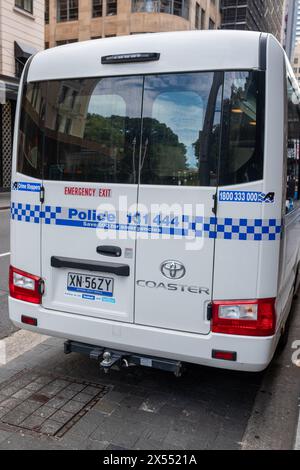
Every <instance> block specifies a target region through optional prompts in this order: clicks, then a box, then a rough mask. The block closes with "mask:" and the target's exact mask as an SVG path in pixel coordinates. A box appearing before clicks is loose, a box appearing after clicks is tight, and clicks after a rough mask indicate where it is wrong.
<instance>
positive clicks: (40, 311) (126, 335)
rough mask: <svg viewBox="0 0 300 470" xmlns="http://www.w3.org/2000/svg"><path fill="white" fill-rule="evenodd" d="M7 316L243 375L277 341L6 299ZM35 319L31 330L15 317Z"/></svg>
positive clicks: (265, 361)
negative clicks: (224, 355) (226, 357)
mask: <svg viewBox="0 0 300 470" xmlns="http://www.w3.org/2000/svg"><path fill="white" fill-rule="evenodd" d="M9 315H10V319H11V320H12V322H13V323H14V324H15V325H16V326H17V327H19V328H23V329H28V330H31V331H36V332H38V333H41V334H45V335H50V336H57V337H61V338H65V339H70V340H74V341H79V342H81V343H88V344H94V345H97V346H103V347H107V348H112V349H118V350H122V351H128V352H132V353H138V354H142V355H143V354H144V355H150V356H156V357H161V358H167V359H174V360H178V361H183V362H190V363H194V364H201V365H205V366H210V367H218V368H223V369H232V370H240V371H249V372H259V371H262V370H264V369H265V368H266V367H267V366H268V365H269V363H270V362H271V360H272V357H273V355H274V352H275V349H276V345H277V338H276V337H271V338H250V337H239V336H230V335H221V334H213V333H210V334H209V335H207V336H203V335H197V334H192V333H185V332H181V331H173V330H165V329H159V328H151V327H148V326H142V325H136V324H131V323H120V322H115V321H109V320H102V319H97V318H94V317H87V316H83V315H74V314H70V313H64V312H59V311H55V310H46V309H44V308H42V307H41V306H39V305H33V304H29V303H26V302H22V301H19V300H15V299H12V298H9ZM22 315H27V316H30V317H33V318H36V319H37V320H38V326H37V327H30V326H28V325H24V324H23V323H21V316H22ZM213 350H221V351H232V352H236V353H237V361H236V362H229V361H221V360H216V359H213V358H212V351H213Z"/></svg>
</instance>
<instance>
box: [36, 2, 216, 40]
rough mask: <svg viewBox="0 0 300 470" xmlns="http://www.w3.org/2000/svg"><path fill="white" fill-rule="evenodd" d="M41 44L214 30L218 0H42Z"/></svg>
mask: <svg viewBox="0 0 300 470" xmlns="http://www.w3.org/2000/svg"><path fill="white" fill-rule="evenodd" d="M45 5H46V15H45V21H46V26H45V47H46V48H48V47H54V46H57V45H61V44H66V43H70V42H76V41H84V40H88V39H98V38H104V37H111V36H121V35H126V34H139V33H146V32H147V33H154V32H158V31H181V30H188V29H217V28H219V27H220V24H221V16H220V0H46V2H45Z"/></svg>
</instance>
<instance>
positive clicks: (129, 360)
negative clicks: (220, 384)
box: [64, 341, 183, 377]
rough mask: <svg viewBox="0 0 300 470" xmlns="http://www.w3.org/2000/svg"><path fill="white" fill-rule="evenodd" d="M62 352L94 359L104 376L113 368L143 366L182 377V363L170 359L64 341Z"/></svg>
mask: <svg viewBox="0 0 300 470" xmlns="http://www.w3.org/2000/svg"><path fill="white" fill-rule="evenodd" d="M64 352H65V354H71V353H72V352H77V353H80V354H85V355H87V356H89V357H90V359H94V360H96V361H98V362H99V365H100V368H101V369H102V370H104V372H105V373H106V374H107V373H108V372H109V371H110V369H111V368H112V367H114V366H116V367H118V368H121V367H131V366H143V367H151V368H154V369H160V370H165V371H168V372H173V374H174V375H175V376H176V377H181V375H182V369H183V364H182V362H180V361H173V360H172V359H161V358H157V357H152V356H141V355H139V354H135V353H128V352H123V351H115V350H112V349H107V348H103V347H98V346H92V345H89V344H84V343H78V342H77V341H66V342H65V343H64Z"/></svg>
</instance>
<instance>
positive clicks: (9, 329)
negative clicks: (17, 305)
mask: <svg viewBox="0 0 300 470" xmlns="http://www.w3.org/2000/svg"><path fill="white" fill-rule="evenodd" d="M9 219H10V217H9V210H0V339H2V338H5V337H6V336H9V335H10V334H11V333H13V332H14V331H15V330H16V328H15V327H14V326H13V325H12V323H11V322H10V320H9V318H8V308H7V294H8V269H9V255H7V253H9V250H10V247H9ZM3 255H4V256H3Z"/></svg>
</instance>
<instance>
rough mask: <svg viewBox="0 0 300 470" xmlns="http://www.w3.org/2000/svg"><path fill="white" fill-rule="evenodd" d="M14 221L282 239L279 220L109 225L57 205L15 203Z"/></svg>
mask: <svg viewBox="0 0 300 470" xmlns="http://www.w3.org/2000/svg"><path fill="white" fill-rule="evenodd" d="M11 217H12V220H15V221H19V222H28V223H34V224H39V223H44V224H46V225H60V226H69V227H82V228H94V229H95V228H98V229H103V230H115V231H127V232H144V233H149V234H151V233H155V234H159V235H170V236H173V237H191V238H195V237H196V238H203V237H205V238H211V239H222V240H240V241H275V240H278V239H280V235H281V231H282V224H281V220H277V219H267V220H263V219H233V218H217V217H198V216H196V217H193V216H187V215H184V216H182V221H181V225H180V227H175V226H174V227H173V226H159V225H134V224H119V223H110V224H108V223H106V222H103V223H101V222H97V221H89V220H78V219H76V220H73V219H71V218H70V217H69V209H68V208H63V207H57V206H45V207H44V208H43V210H41V207H40V206H39V205H30V204H21V203H12V205H11Z"/></svg>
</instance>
